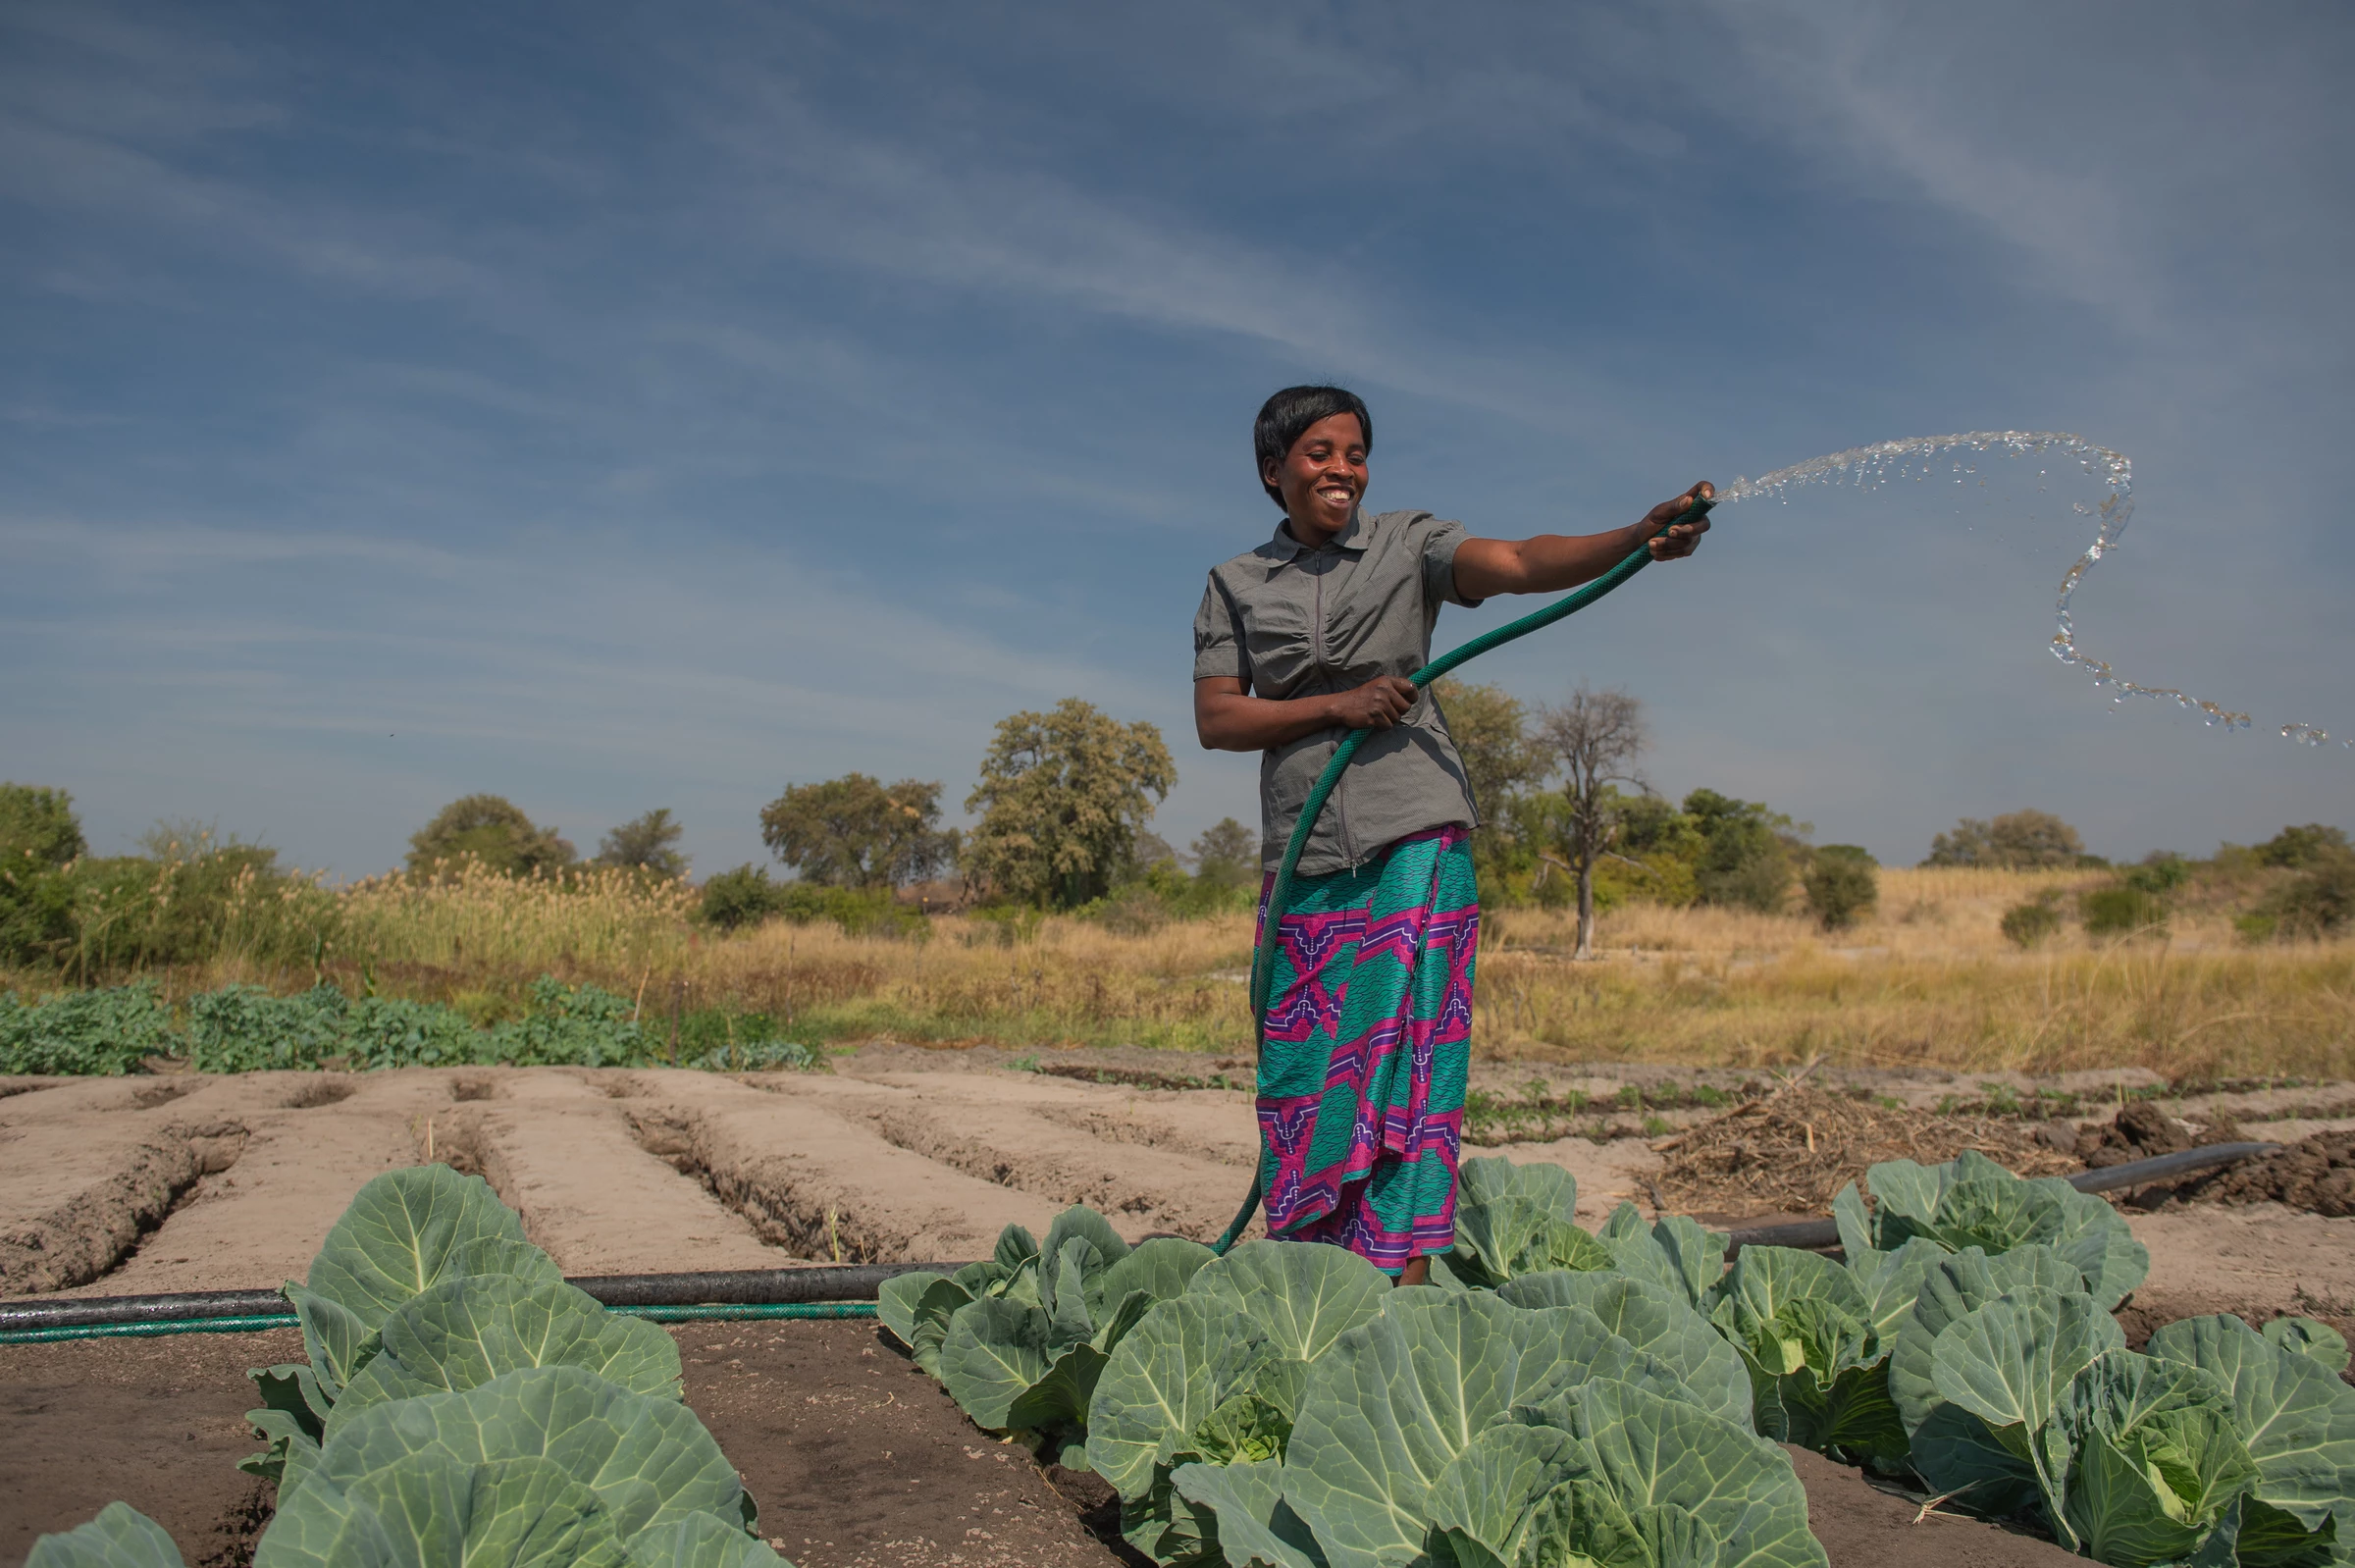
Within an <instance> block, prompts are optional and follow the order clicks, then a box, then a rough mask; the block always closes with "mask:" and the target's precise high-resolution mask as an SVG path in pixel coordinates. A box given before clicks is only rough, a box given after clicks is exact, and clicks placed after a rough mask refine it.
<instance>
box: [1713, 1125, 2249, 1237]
mask: <svg viewBox="0 0 2355 1568" xmlns="http://www.w3.org/2000/svg"><path fill="white" fill-rule="evenodd" d="M2280 1152H2281V1145H2280V1144H2278V1143H2211V1144H2209V1145H2208V1146H2207V1147H2206V1148H2204V1149H2185V1150H2183V1151H2182V1152H2181V1153H2179V1154H2155V1155H2153V1156H2151V1158H2149V1159H2147V1160H2131V1161H2128V1162H2127V1163H2126V1164H2124V1165H2110V1166H2103V1167H2102V1168H2101V1169H2099V1170H2095V1171H2079V1172H2078V1173H2077V1174H2076V1175H2075V1176H2069V1177H2068V1178H2067V1180H2068V1184H2069V1185H2070V1186H2072V1187H2075V1188H2076V1189H2077V1190H2078V1191H2079V1192H2115V1191H2117V1190H2118V1189H2119V1187H2139V1186H2142V1185H2144V1184H2145V1183H2147V1182H2152V1181H2165V1180H2167V1179H2169V1178H2170V1177H2172V1176H2189V1175H2190V1174H2191V1173H2192V1172H2194V1171H2210V1170H2214V1169H2215V1168H2216V1167H2218V1166H2224V1165H2238V1164H2239V1163H2240V1162H2241V1161H2243V1160H2249V1159H2254V1158H2255V1157H2256V1156H2258V1155H2261V1154H2278V1153H2280ZM1732 1236H1733V1240H1732V1243H1731V1244H1730V1245H1729V1246H1727V1248H1726V1249H1725V1251H1726V1256H1727V1257H1729V1258H1730V1257H1732V1256H1733V1255H1734V1254H1735V1253H1737V1252H1739V1251H1741V1250H1742V1249H1743V1248H1744V1247H1799V1248H1802V1249H1812V1248H1821V1247H1836V1246H1838V1245H1839V1244H1840V1227H1839V1226H1838V1225H1836V1224H1835V1223H1833V1222H1832V1221H1830V1220H1799V1221H1794V1222H1793V1223H1792V1224H1790V1225H1756V1226H1745V1227H1737V1228H1735V1229H1734V1230H1733V1232H1732Z"/></svg>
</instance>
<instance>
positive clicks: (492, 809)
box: [409, 795, 574, 876]
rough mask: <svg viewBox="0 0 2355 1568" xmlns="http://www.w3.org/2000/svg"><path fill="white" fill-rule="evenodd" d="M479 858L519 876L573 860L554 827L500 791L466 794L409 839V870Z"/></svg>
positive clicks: (551, 869)
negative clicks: (535, 818)
mask: <svg viewBox="0 0 2355 1568" xmlns="http://www.w3.org/2000/svg"><path fill="white" fill-rule="evenodd" d="M467 860H471V861H477V862H481V863H482V864H483V865H485V866H487V867H489V868H490V869H491V870H494V871H504V872H506V873H508V874H510V875H514V876H528V875H531V874H533V873H535V872H546V871H560V870H562V869H563V868H564V867H565V866H568V865H570V864H572V862H573V860H574V854H573V848H572V845H571V844H570V843H569V842H567V841H566V840H564V839H562V838H559V837H558V836H557V834H556V830H555V829H554V828H552V827H540V826H537V825H536V824H534V822H533V821H532V819H531V818H530V817H528V816H526V815H524V814H523V811H522V810H521V809H519V808H518V807H517V806H516V805H515V804H514V803H513V802H511V801H509V800H507V799H506V798H505V797H504V796H499V795H466V796H461V797H460V798H459V799H457V800H454V801H452V802H450V803H449V804H448V805H447V806H445V807H444V808H442V810H440V811H439V812H437V813H435V816H434V819H433V820H432V821H430V822H428V823H426V824H425V826H424V827H422V828H419V829H418V830H417V832H416V833H415V834H414V835H413V836H411V838H410V839H409V869H410V870H412V871H430V870H432V869H433V866H434V862H437V861H449V862H458V861H467Z"/></svg>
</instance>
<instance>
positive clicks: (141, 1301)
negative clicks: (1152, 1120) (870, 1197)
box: [0, 1263, 963, 1344]
mask: <svg viewBox="0 0 2355 1568" xmlns="http://www.w3.org/2000/svg"><path fill="white" fill-rule="evenodd" d="M961 1267H963V1265H961V1264H955V1263H848V1264H815V1265H811V1266H810V1267H807V1268H801V1269H740V1270H730V1271H727V1272H724V1273H708V1272H707V1273H701V1274H590V1275H581V1276H578V1277H575V1278H573V1279H571V1280H569V1281H567V1282H568V1283H570V1284H573V1285H577V1286H578V1287H580V1288H581V1289H582V1290H585V1291H587V1292H588V1293H589V1294H590V1295H591V1296H594V1297H595V1298H596V1299H598V1300H599V1301H602V1302H603V1303H604V1304H605V1305H606V1306H608V1307H611V1308H613V1309H614V1310H615V1311H617V1312H626V1313H629V1314H631V1315H632V1316H634V1317H642V1318H652V1319H654V1320H655V1321H656V1322H659V1323H691V1322H698V1321H707V1320H711V1319H721V1320H740V1319H747V1318H862V1317H869V1316H872V1315H873V1312H874V1306H875V1297H876V1293H877V1291H878V1290H880V1288H881V1287H882V1284H883V1281H886V1280H889V1279H890V1278H892V1277H893V1276H894V1275H901V1274H910V1273H914V1272H916V1271H917V1270H922V1269H933V1270H938V1271H940V1272H942V1273H949V1272H952V1271H954V1270H956V1269H959V1268H961ZM294 1324H295V1318H294V1314H293V1311H292V1310H291V1309H290V1308H289V1307H288V1305H287V1298H286V1297H285V1296H282V1295H280V1294H279V1293H278V1292H277V1291H275V1290H192V1291H186V1292H183V1293H180V1294H175V1295H155V1296H82V1297H69V1298H65V1299H50V1300H43V1301H16V1302H8V1303H5V1304H0V1344H27V1343H37V1342H41V1341H45V1340H51V1339H78V1338H88V1337H97V1336H102V1335H117V1334H162V1333H257V1332H259V1331H261V1330H265V1329H290V1328H292V1327H294Z"/></svg>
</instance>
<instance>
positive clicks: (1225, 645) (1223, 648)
mask: <svg viewBox="0 0 2355 1568" xmlns="http://www.w3.org/2000/svg"><path fill="white" fill-rule="evenodd" d="M1215 675H1231V676H1234V677H1236V678H1237V679H1239V680H1245V681H1248V680H1249V679H1250V678H1251V660H1250V656H1249V655H1248V654H1247V653H1244V652H1243V628H1242V625H1241V617H1240V616H1239V615H1238V614H1237V613H1236V612H1235V607H1234V603H1233V601H1231V600H1230V599H1229V598H1228V597H1227V594H1226V591H1225V590H1223V589H1222V588H1220V587H1219V579H1218V574H1217V573H1215V572H1214V573H1212V574H1211V578H1210V583H1209V585H1208V586H1207V587H1205V588H1204V589H1203V590H1202V607H1201V608H1200V609H1198V610H1195V611H1194V679H1196V680H1198V681H1200V680H1208V679H1210V678H1211V677H1212V676H1215Z"/></svg>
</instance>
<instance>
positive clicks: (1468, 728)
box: [1431, 676, 1550, 889]
mask: <svg viewBox="0 0 2355 1568" xmlns="http://www.w3.org/2000/svg"><path fill="white" fill-rule="evenodd" d="M1431 692H1432V696H1433V697H1434V698H1435V699H1437V700H1438V702H1439V711H1440V712H1441V713H1443V714H1444V715H1446V719H1447V733H1448V734H1449V735H1450V736H1451V737H1453V738H1454V741H1455V750H1456V755H1457V756H1459V757H1461V758H1463V759H1464V777H1465V779H1466V780H1467V781H1468V782H1470V784H1471V786H1472V801H1473V804H1474V805H1475V806H1477V807H1478V808H1479V809H1480V819H1481V820H1480V827H1479V829H1478V830H1477V831H1475V832H1474V833H1473V835H1472V858H1473V862H1474V863H1475V864H1476V865H1477V866H1478V868H1479V873H1480V880H1481V883H1482V885H1483V886H1484V887H1491V888H1496V889H1502V888H1503V886H1504V885H1505V880H1506V878H1507V877H1508V876H1509V875H1511V873H1513V872H1515V871H1526V870H1528V869H1529V868H1530V866H1531V865H1532V864H1534V863H1535V861H1536V855H1535V848H1534V843H1533V841H1532V840H1531V839H1530V837H1529V836H1528V834H1527V833H1526V832H1525V831H1524V829H1525V828H1527V827H1528V826H1529V825H1530V823H1529V822H1528V821H1527V820H1526V818H1527V815H1528V813H1526V812H1525V811H1523V810H1521V807H1522V803H1523V802H1524V801H1525V800H1526V799H1527V798H1528V795H1529V792H1530V791H1532V790H1534V789H1536V788H1537V787H1538V785H1540V784H1541V783H1543V782H1544V778H1545V774H1546V772H1547V771H1548V768H1549V765H1550V759H1549V758H1547V756H1546V755H1545V750H1544V747H1543V746H1542V745H1541V744H1539V743H1538V741H1537V740H1536V739H1535V737H1533V736H1532V735H1531V734H1530V714H1529V709H1528V707H1527V706H1525V705H1524V704H1523V703H1522V701H1521V700H1520V699H1519V698H1517V697H1515V696H1513V695H1512V694H1511V693H1509V692H1507V691H1506V690H1505V689H1504V688H1503V687H1501V686H1475V685H1472V684H1470V683H1469V682H1465V681H1459V680H1456V679H1455V678H1453V677H1452V676H1442V677H1440V678H1439V680H1436V681H1434V682H1432V686H1431ZM1541 814H1542V813H1541Z"/></svg>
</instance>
